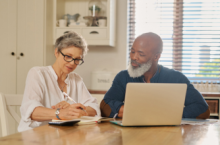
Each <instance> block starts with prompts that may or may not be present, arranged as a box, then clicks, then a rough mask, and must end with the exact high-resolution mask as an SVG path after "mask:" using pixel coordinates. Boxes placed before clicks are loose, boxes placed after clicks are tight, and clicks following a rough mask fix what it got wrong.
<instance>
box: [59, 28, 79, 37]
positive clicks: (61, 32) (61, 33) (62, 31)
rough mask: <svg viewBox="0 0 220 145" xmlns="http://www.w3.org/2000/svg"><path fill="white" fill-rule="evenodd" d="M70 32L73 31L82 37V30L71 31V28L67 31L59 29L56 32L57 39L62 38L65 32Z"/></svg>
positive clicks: (66, 29)
mask: <svg viewBox="0 0 220 145" xmlns="http://www.w3.org/2000/svg"><path fill="white" fill-rule="evenodd" d="M68 31H73V32H76V33H78V34H80V35H81V29H71V28H65V29H63V28H60V29H59V28H58V29H57V30H56V39H57V38H58V37H60V36H62V35H63V34H64V33H65V32H68Z"/></svg>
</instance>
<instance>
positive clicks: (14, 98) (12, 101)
mask: <svg viewBox="0 0 220 145" xmlns="http://www.w3.org/2000/svg"><path fill="white" fill-rule="evenodd" d="M22 99H23V95H18V94H12V95H9V94H7V95H6V94H1V93H0V119H1V129H2V136H7V135H9V134H10V131H9V130H10V129H9V127H11V124H10V122H12V121H11V120H10V119H9V116H11V117H12V118H13V119H14V120H15V121H16V123H18V124H19V122H20V119H21V117H20V116H19V115H18V113H17V112H16V111H15V109H14V108H15V107H13V106H21V102H22ZM19 112H20V110H19ZM16 130H17V128H16Z"/></svg>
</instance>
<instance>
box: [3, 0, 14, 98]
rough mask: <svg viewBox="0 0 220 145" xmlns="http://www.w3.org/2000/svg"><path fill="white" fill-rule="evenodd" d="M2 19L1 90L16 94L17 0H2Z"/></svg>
mask: <svg viewBox="0 0 220 145" xmlns="http://www.w3.org/2000/svg"><path fill="white" fill-rule="evenodd" d="M0 21H1V22H0V32H1V33H0V42H1V43H0V44H1V47H0V67H1V68H0V92H2V93H7V94H14V93H16V35H17V32H16V31H17V30H16V27H17V0H0ZM12 53H14V55H12Z"/></svg>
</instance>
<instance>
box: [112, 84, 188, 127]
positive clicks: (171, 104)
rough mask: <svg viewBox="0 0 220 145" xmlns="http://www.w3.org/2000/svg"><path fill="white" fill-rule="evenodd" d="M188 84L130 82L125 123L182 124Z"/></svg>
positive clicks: (132, 124)
mask: <svg viewBox="0 0 220 145" xmlns="http://www.w3.org/2000/svg"><path fill="white" fill-rule="evenodd" d="M186 89H187V85H186V84H167V83H128V84H127V86H126V93H125V102H124V113H123V118H122V121H110V122H112V123H114V124H117V125H121V126H160V125H180V124H181V119H182V114H183V108H184V101H185V96H186Z"/></svg>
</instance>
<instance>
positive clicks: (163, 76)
mask: <svg viewBox="0 0 220 145" xmlns="http://www.w3.org/2000/svg"><path fill="white" fill-rule="evenodd" d="M130 82H139V83H145V82H144V76H141V77H138V78H132V77H130V76H129V74H128V71H127V70H123V71H121V72H119V73H118V74H117V75H116V77H115V79H114V81H113V84H112V86H111V88H110V89H109V90H108V92H107V93H106V94H105V97H104V99H103V101H104V102H105V103H106V104H108V105H109V106H110V108H111V113H110V116H109V117H113V116H114V115H115V114H116V113H118V111H119V109H120V108H121V106H122V105H124V103H123V102H124V99H125V90H126V84H127V83H130ZM150 82H151V83H184V84H187V92H186V98H185V103H184V105H185V107H184V110H183V118H196V117H197V116H199V115H200V114H202V113H204V112H205V111H206V110H207V109H208V105H207V103H206V101H205V100H204V98H203V97H202V95H201V94H200V93H199V92H198V91H197V90H196V89H195V88H194V86H193V85H192V84H191V83H190V81H189V80H188V78H187V77H186V76H185V75H183V74H182V73H181V72H179V71H176V70H173V69H168V68H166V67H163V66H161V65H158V69H157V72H156V73H155V75H154V76H153V77H152V78H151V79H150Z"/></svg>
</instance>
